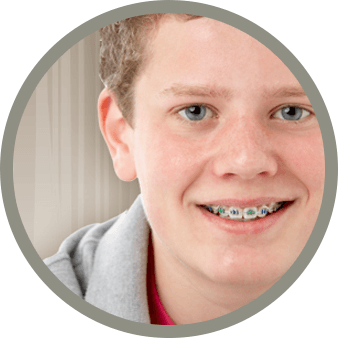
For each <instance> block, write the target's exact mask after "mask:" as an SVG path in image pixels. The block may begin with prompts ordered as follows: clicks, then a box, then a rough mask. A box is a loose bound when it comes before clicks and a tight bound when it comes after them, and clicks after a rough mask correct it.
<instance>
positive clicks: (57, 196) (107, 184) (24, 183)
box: [13, 32, 139, 259]
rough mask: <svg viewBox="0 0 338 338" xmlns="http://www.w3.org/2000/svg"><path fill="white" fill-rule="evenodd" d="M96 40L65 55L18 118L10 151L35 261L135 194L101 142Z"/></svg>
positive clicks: (128, 202)
mask: <svg viewBox="0 0 338 338" xmlns="http://www.w3.org/2000/svg"><path fill="white" fill-rule="evenodd" d="M98 62H99V35H98V33H97V32H96V33H94V34H91V35H89V36H87V37H86V38H85V39H83V40H81V41H80V42H79V43H77V44H76V45H74V46H73V47H72V48H71V49H70V50H68V51H67V52H66V53H65V54H64V55H63V56H62V57H61V58H60V59H59V60H58V61H57V62H56V63H55V64H54V65H53V66H52V67H51V68H50V69H49V71H48V72H47V73H46V74H45V75H44V77H43V78H42V79H41V81H40V83H39V84H38V86H37V88H36V89H35V91H34V93H33V95H32V97H31V98H30V100H29V102H28V104H27V107H26V109H25V112H24V114H23V116H22V119H21V122H20V126H19V129H18V134H17V137H16V143H15V150H14V169H13V171H14V172H13V174H14V188H15V196H16V201H17V205H18V209H19V213H20V216H21V219H22V222H23V225H24V227H25V229H26V231H27V234H28V236H29V238H30V240H31V241H32V243H33V245H34V247H35V248H36V250H37V252H38V254H39V255H40V257H41V258H42V259H43V258H46V257H48V256H50V255H53V254H54V253H55V252H56V251H57V250H58V247H59V245H60V243H61V242H62V241H63V240H64V239H65V238H66V237H67V236H68V235H70V234H71V233H73V232H74V231H76V230H77V229H79V228H81V227H83V226H85V225H87V224H91V223H98V222H103V221H105V220H108V219H109V218H112V217H114V216H116V215H118V214H119V213H120V212H122V211H123V210H125V209H126V208H128V207H129V206H130V205H131V203H132V202H133V200H134V199H135V197H136V196H137V195H138V194H139V186H138V182H137V180H135V181H133V182H122V181H120V180H119V179H118V178H117V177H116V175H115V173H114V169H113V165H112V161H111V159H110V156H109V152H108V150H107V147H106V145H105V143H104V140H103V138H102V136H101V133H100V130H99V126H98V118H97V99H98V96H99V93H100V91H101V90H102V88H103V85H102V83H101V81H100V79H99V76H98Z"/></svg>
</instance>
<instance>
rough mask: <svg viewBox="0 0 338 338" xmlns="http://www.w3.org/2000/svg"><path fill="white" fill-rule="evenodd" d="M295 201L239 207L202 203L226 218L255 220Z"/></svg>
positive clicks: (210, 210) (212, 211) (213, 212)
mask: <svg viewBox="0 0 338 338" xmlns="http://www.w3.org/2000/svg"><path fill="white" fill-rule="evenodd" d="M292 203H293V201H280V202H273V203H270V204H268V205H259V206H255V207H248V208H239V207H233V206H225V205H212V204H211V205H205V204H203V205H200V207H202V208H203V209H205V210H207V211H209V212H210V213H212V214H214V215H216V216H218V217H220V218H224V219H229V220H233V221H238V222H248V221H255V220H259V219H262V218H266V217H269V216H270V215H271V214H274V213H276V212H278V211H279V210H281V209H283V208H285V207H287V206H289V205H290V204H292Z"/></svg>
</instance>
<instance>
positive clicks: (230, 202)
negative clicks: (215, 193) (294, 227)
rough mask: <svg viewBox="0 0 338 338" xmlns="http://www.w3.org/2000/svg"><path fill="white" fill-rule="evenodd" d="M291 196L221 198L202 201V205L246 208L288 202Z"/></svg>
mask: <svg viewBox="0 0 338 338" xmlns="http://www.w3.org/2000/svg"><path fill="white" fill-rule="evenodd" d="M293 200H294V199H291V198H282V197H258V198H246V199H234V198H230V199H222V200H213V201H209V202H206V203H202V205H227V206H233V207H238V208H247V207H253V206H258V205H264V204H265V205H266V204H270V203H272V202H288V201H293Z"/></svg>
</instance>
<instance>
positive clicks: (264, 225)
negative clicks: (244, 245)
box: [198, 202, 293, 235]
mask: <svg viewBox="0 0 338 338" xmlns="http://www.w3.org/2000/svg"><path fill="white" fill-rule="evenodd" d="M292 204H293V202H291V203H287V204H286V205H284V207H283V208H281V209H280V210H278V211H276V212H274V213H272V214H270V215H269V216H265V217H262V218H258V219H255V220H253V221H246V222H241V221H234V220H232V219H229V218H221V217H220V216H217V215H214V214H212V213H211V212H209V211H207V210H206V209H204V208H203V207H201V206H198V209H199V210H200V211H201V213H202V214H203V216H204V217H206V218H207V220H208V221H209V222H211V223H212V224H213V225H216V226H217V227H218V228H219V229H221V230H223V231H226V232H229V233H231V234H235V235H252V234H259V233H261V232H263V231H266V230H268V229H269V228H271V227H272V226H273V225H274V224H276V223H277V222H278V220H279V219H280V218H281V217H282V216H283V215H284V214H285V212H286V211H288V209H289V208H290V207H291V205H292Z"/></svg>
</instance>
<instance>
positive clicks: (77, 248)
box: [44, 213, 124, 298]
mask: <svg viewBox="0 0 338 338" xmlns="http://www.w3.org/2000/svg"><path fill="white" fill-rule="evenodd" d="M123 214H124V213H123ZM123 214H121V215H119V216H117V217H115V218H113V219H110V220H109V221H107V222H104V223H99V224H91V225H87V226H85V227H83V228H81V229H79V230H78V231H76V232H74V233H73V234H72V235H70V236H69V237H68V238H66V239H65V240H64V242H63V243H62V244H61V246H60V248H59V251H58V252H57V253H56V254H55V255H54V256H51V257H48V258H46V259H44V263H45V264H46V265H47V267H48V268H49V270H50V271H51V272H52V273H53V274H54V275H55V276H56V277H57V278H58V279H59V280H60V281H61V282H62V283H63V284H65V285H66V286H67V287H68V288H69V289H70V290H71V291H72V292H74V293H75V294H76V295H78V296H80V297H81V298H84V296H85V294H86V289H87V286H88V280H89V278H90V275H91V272H92V269H93V262H94V258H95V252H96V248H97V246H98V244H99V243H100V241H101V239H102V238H103V237H104V235H105V233H106V232H107V231H108V230H109V229H110V228H111V227H112V226H113V225H114V224H115V223H116V222H117V221H118V219H119V218H120V217H121V216H123Z"/></svg>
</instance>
